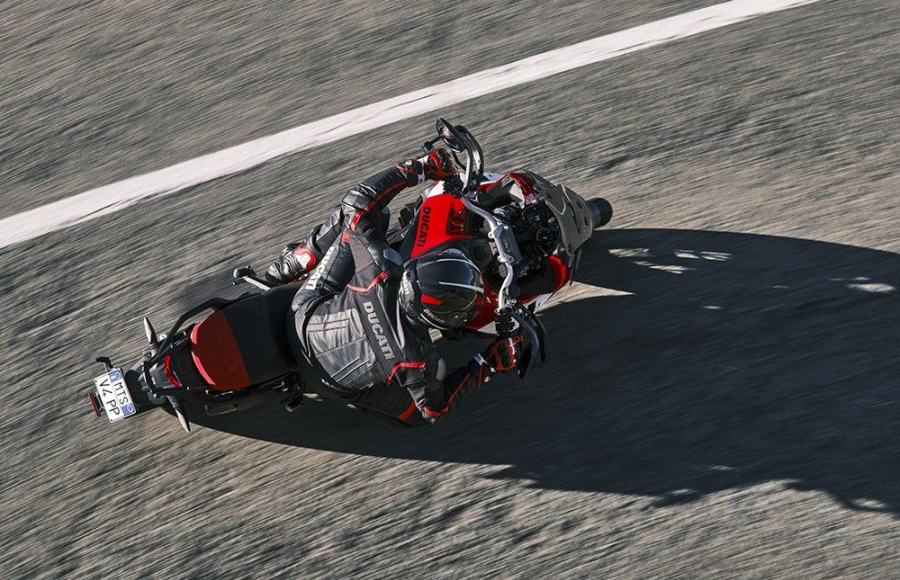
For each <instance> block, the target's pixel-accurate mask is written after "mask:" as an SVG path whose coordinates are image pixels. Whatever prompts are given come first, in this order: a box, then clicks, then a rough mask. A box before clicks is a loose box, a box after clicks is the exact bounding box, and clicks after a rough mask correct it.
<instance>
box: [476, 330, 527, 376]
mask: <svg viewBox="0 0 900 580" xmlns="http://www.w3.org/2000/svg"><path fill="white" fill-rule="evenodd" d="M521 342H522V337H521V336H509V337H506V338H498V339H497V340H495V341H494V342H493V344H491V346H490V347H488V349H487V350H486V351H484V352H483V353H482V354H479V355H476V356H475V362H476V363H477V364H478V365H479V367H480V370H481V371H482V375H483V376H484V382H487V381H489V380H490V376H491V375H492V374H494V373H505V372H507V371H511V370H514V369H515V368H516V359H517V358H518V354H519V343H521ZM485 371H486V372H485Z"/></svg>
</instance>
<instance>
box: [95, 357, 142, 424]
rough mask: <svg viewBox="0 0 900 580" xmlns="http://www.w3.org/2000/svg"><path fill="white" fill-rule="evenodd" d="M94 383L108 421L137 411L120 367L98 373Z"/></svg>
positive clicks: (113, 420)
mask: <svg viewBox="0 0 900 580" xmlns="http://www.w3.org/2000/svg"><path fill="white" fill-rule="evenodd" d="M94 385H95V386H96V387H97V394H98V395H99V396H100V401H101V402H102V403H103V409H104V410H105V411H106V416H107V417H109V420H110V422H115V421H119V420H120V419H124V418H125V417H130V416H131V415H134V414H135V413H137V409H135V408H134V400H132V398H131V393H130V392H129V391H128V387H127V386H126V385H125V376H124V375H123V374H122V370H121V369H112V370H111V371H109V372H107V373H105V374H102V375H100V376H99V377H97V378H96V379H94Z"/></svg>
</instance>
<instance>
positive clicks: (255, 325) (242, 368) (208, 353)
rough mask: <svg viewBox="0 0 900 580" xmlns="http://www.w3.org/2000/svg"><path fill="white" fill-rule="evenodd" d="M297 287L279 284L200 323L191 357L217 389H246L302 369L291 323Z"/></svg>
mask: <svg viewBox="0 0 900 580" xmlns="http://www.w3.org/2000/svg"><path fill="white" fill-rule="evenodd" d="M296 291H297V287H296V286H293V285H290V286H279V287H276V288H273V289H271V290H268V291H266V292H264V293H263V294H257V295H254V296H250V297H247V298H243V299H239V300H237V301H236V302H233V303H231V304H229V305H227V306H225V307H224V308H222V309H220V310H216V311H215V312H213V313H212V314H210V315H209V316H208V317H207V318H205V319H204V320H202V321H201V322H199V323H198V324H197V325H196V326H194V328H193V329H192V330H191V334H190V350H191V357H192V358H193V362H194V366H195V367H196V369H197V371H198V372H199V373H200V376H201V377H203V380H204V381H205V382H206V383H207V384H208V385H209V386H210V387H211V388H213V389H215V390H217V391H231V390H235V389H243V388H246V387H249V386H251V385H257V384H261V383H265V382H268V381H272V380H275V379H278V378H281V377H283V376H285V375H287V374H288V373H290V372H292V371H296V369H297V364H296V362H295V361H294V358H293V356H292V355H291V351H290V346H289V344H288V337H287V324H286V320H287V316H288V313H289V312H290V310H291V300H292V299H293V297H294V294H295V293H296Z"/></svg>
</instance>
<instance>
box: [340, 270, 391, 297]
mask: <svg viewBox="0 0 900 580" xmlns="http://www.w3.org/2000/svg"><path fill="white" fill-rule="evenodd" d="M385 278H387V272H382V273H381V274H379V275H377V276H375V279H374V280H372V283H371V284H369V285H368V286H366V287H365V288H360V287H359V286H353V285H352V284H347V288H349V289H350V290H353V291H354V292H362V293H363V294H365V293H366V292H368V291H369V290H371V289H372V288H374V287H375V285H376V284H378V283H379V282H381V281H382V280H384V279H385Z"/></svg>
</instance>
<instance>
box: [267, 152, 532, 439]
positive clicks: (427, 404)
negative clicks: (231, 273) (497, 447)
mask: <svg viewBox="0 0 900 580" xmlns="http://www.w3.org/2000/svg"><path fill="white" fill-rule="evenodd" d="M442 153H444V152H442ZM448 157H449V156H448ZM428 161H430V160H428V159H426V160H422V161H419V160H410V161H407V162H406V163H405V164H399V165H396V166H394V167H391V168H390V169H387V170H385V171H382V172H380V173H378V174H376V175H374V176H372V177H370V178H369V179H367V180H366V181H364V182H363V183H361V184H359V185H358V186H357V187H356V188H355V189H353V190H352V191H350V193H348V194H347V195H346V196H345V197H344V199H343V200H342V202H341V204H340V206H339V207H338V208H337V209H336V210H335V211H334V212H333V213H332V214H331V216H330V217H329V219H328V220H327V221H326V222H325V223H324V224H323V225H322V226H320V227H318V228H317V229H316V230H314V231H313V232H312V234H311V235H310V236H309V238H307V240H306V241H305V242H303V243H301V246H302V247H304V248H307V249H309V250H310V251H311V252H313V253H314V258H315V260H316V267H315V269H313V271H312V272H311V273H310V274H309V276H308V277H307V278H306V280H305V281H304V282H303V285H302V287H301V289H300V290H299V291H298V292H297V295H296V296H295V298H294V302H293V311H294V314H293V316H294V319H293V321H294V324H295V329H296V335H295V336H292V337H291V338H292V339H294V338H295V339H296V340H292V348H293V350H294V354H295V356H296V357H297V358H298V360H300V361H301V362H302V363H303V364H304V365H305V369H304V370H305V372H307V373H309V374H314V375H316V378H317V379H318V380H320V381H321V384H322V387H317V388H316V390H317V391H320V392H322V391H323V390H324V392H325V394H327V395H332V396H334V397H337V398H340V399H342V400H345V401H347V402H351V403H353V404H354V405H356V406H359V407H362V408H365V409H367V410H370V411H374V412H377V413H380V414H382V415H384V416H386V417H389V418H394V419H397V420H399V421H401V422H403V423H405V424H407V425H411V426H413V425H424V424H427V423H429V422H434V421H435V420H436V419H438V418H440V417H443V416H445V415H446V414H448V413H450V412H451V411H453V410H454V409H455V408H456V407H457V406H458V405H459V403H460V401H462V399H463V398H464V397H465V396H466V394H467V393H468V392H469V391H470V390H471V389H472V388H478V387H480V386H481V385H482V384H483V383H484V382H485V381H486V380H488V379H489V377H490V374H491V373H492V372H495V370H507V369H508V368H511V366H512V362H513V361H512V359H513V358H514V356H515V354H514V353H515V342H514V341H509V344H508V347H507V345H505V344H503V345H500V344H495V345H494V347H493V349H492V350H491V351H489V352H487V353H485V354H484V355H479V356H478V357H476V358H475V359H473V360H472V361H470V362H469V364H467V365H466V366H464V367H462V368H460V369H457V370H455V371H453V372H450V373H448V372H447V371H446V368H445V364H444V361H443V359H442V358H441V356H440V354H439V353H438V352H437V350H436V349H435V348H434V346H433V345H432V342H431V338H430V336H429V334H428V328H427V327H425V326H422V325H420V324H418V323H415V322H413V321H411V320H410V319H409V318H408V317H407V316H406V315H405V314H404V312H403V310H402V309H401V305H400V303H399V301H398V288H399V285H400V282H401V278H402V275H403V264H402V261H401V258H400V256H399V254H398V253H397V252H396V251H394V250H393V249H392V248H390V247H389V246H388V244H387V242H386V239H385V233H386V225H387V220H386V219H385V214H384V213H383V210H385V209H386V207H387V205H388V203H390V201H391V200H392V199H393V198H394V197H395V196H396V195H397V194H398V193H400V191H402V190H403V189H404V188H406V187H409V186H411V185H416V184H418V183H421V182H422V180H423V179H424V178H425V176H426V175H427V174H428V170H427V168H426V167H423V165H425V164H426V163H428ZM438 161H440V160H438ZM301 246H298V247H301ZM322 250H324V252H323V251H322ZM290 251H292V250H289V252H290ZM279 270H282V268H281V267H280V266H279V262H276V264H275V265H273V269H270V273H272V272H273V271H274V272H275V273H276V274H277V272H278V271H279ZM288 275H289V276H288V277H293V276H294V275H295V273H293V272H288ZM289 334H290V333H289Z"/></svg>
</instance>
